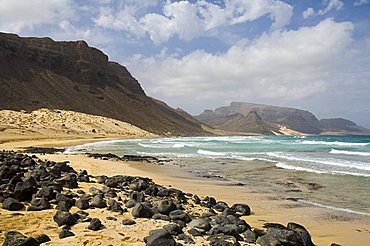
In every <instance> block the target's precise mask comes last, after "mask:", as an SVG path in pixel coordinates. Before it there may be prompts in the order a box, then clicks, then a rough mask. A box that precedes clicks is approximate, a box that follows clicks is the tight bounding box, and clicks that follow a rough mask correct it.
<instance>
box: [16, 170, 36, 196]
mask: <svg viewBox="0 0 370 246" xmlns="http://www.w3.org/2000/svg"><path fill="white" fill-rule="evenodd" d="M36 191H37V184H36V180H35V179H34V178H33V177H32V176H30V177H28V178H25V179H24V180H23V181H22V182H18V183H17V185H16V186H15V189H14V197H15V198H16V199H17V200H19V201H31V199H32V195H33V194H34V193H36Z"/></svg>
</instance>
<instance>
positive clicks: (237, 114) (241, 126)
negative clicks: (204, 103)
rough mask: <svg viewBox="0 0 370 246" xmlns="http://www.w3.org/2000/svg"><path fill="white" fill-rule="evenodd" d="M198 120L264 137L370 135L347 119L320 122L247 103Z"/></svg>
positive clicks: (296, 111) (298, 113) (209, 112)
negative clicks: (335, 134)
mask: <svg viewBox="0 0 370 246" xmlns="http://www.w3.org/2000/svg"><path fill="white" fill-rule="evenodd" d="M195 118H196V119H198V120H199V121H201V122H203V123H205V124H208V125H210V126H212V127H215V128H218V129H223V130H228V131H236V132H242V133H245V132H249V133H259V134H263V135H272V134H285V133H284V131H285V130H284V131H283V129H288V130H289V131H293V133H294V134H295V133H304V134H320V133H328V134H329V133H330V132H332V133H334V132H335V133H342V134H351V133H353V134H365V133H370V130H368V129H366V128H363V127H361V126H358V125H356V124H355V123H354V122H352V121H349V120H345V119H322V120H318V119H317V118H316V116H315V115H314V114H312V113H311V112H309V111H306V110H301V109H295V108H287V107H277V106H270V105H263V104H253V103H244V102H232V103H231V104H230V105H229V106H224V107H220V108H217V109H215V110H205V111H204V112H203V113H201V114H200V115H198V116H195Z"/></svg>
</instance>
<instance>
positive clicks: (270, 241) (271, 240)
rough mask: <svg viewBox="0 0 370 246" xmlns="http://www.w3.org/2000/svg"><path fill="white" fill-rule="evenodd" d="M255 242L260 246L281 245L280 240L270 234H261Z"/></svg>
mask: <svg viewBox="0 0 370 246" xmlns="http://www.w3.org/2000/svg"><path fill="white" fill-rule="evenodd" d="M256 243H257V244H259V245H261V246H281V245H282V244H281V243H280V241H279V240H278V239H277V238H276V237H274V236H273V235H271V234H266V235H264V236H261V237H259V238H258V239H257V241H256Z"/></svg>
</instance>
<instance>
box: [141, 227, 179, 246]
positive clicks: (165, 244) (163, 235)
mask: <svg viewBox="0 0 370 246" xmlns="http://www.w3.org/2000/svg"><path fill="white" fill-rule="evenodd" d="M144 242H145V245H147V246H176V245H177V244H176V241H175V239H173V237H172V236H171V234H170V233H169V232H168V231H166V230H163V229H159V230H152V231H150V232H149V236H148V237H145V238H144Z"/></svg>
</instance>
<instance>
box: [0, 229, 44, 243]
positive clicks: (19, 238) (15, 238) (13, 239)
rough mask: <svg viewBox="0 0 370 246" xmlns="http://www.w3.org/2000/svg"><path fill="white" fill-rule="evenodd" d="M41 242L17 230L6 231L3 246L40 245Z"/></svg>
mask: <svg viewBox="0 0 370 246" xmlns="http://www.w3.org/2000/svg"><path fill="white" fill-rule="evenodd" d="M39 245H40V243H39V242H37V241H36V239H34V238H32V237H26V236H25V235H23V234H22V233H20V232H17V231H7V232H5V238H4V242H3V246H39Z"/></svg>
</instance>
